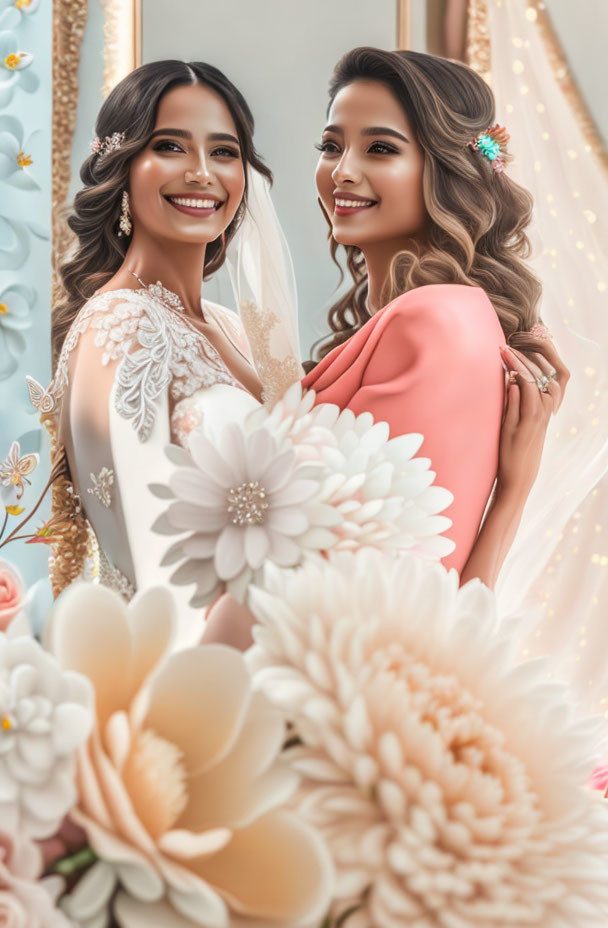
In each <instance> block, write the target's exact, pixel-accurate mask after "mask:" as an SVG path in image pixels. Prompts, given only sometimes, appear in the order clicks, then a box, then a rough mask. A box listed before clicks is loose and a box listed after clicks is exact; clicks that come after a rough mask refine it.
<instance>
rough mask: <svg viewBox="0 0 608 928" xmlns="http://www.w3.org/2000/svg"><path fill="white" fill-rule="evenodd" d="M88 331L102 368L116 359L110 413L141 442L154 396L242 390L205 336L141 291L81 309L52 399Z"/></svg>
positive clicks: (113, 294)
mask: <svg viewBox="0 0 608 928" xmlns="http://www.w3.org/2000/svg"><path fill="white" fill-rule="evenodd" d="M119 294H120V295H119ZM125 294H126V295H125ZM88 328H94V329H96V330H97V333H96V336H95V344H96V345H98V346H99V347H102V348H103V349H104V351H103V355H102V364H108V363H109V362H110V361H119V365H118V369H117V372H116V392H115V407H116V411H117V412H118V413H119V415H121V416H123V418H125V419H129V420H130V421H131V422H132V423H133V427H134V429H135V430H136V432H137V434H138V437H139V439H140V440H141V441H145V440H146V439H147V438H148V436H149V434H150V432H151V430H152V426H153V425H154V418H155V415H156V409H157V406H158V400H159V397H160V396H161V395H162V393H163V391H164V390H166V389H167V388H170V392H171V396H172V397H173V399H174V400H176V401H178V400H181V399H183V398H184V397H186V396H191V395H192V394H193V393H194V392H195V391H196V390H198V389H200V388H201V387H210V386H212V385H213V384H216V383H225V384H229V385H230V386H233V387H237V388H238V389H244V387H242V385H241V384H239V383H238V381H236V380H235V378H234V377H233V376H232V374H231V373H230V372H229V371H228V369H227V368H226V366H225V364H224V362H223V361H222V359H221V357H220V354H219V352H218V351H217V349H216V348H215V347H214V346H213V345H212V344H211V343H210V342H209V341H208V340H207V339H206V338H205V336H204V335H203V334H202V333H201V332H199V331H198V330H197V329H196V327H195V326H194V325H192V324H190V323H189V322H188V320H187V319H185V318H184V317H183V316H182V315H179V314H178V313H176V312H175V310H174V309H172V308H171V307H170V306H168V305H167V304H166V303H164V302H163V301H162V300H161V299H160V298H159V297H158V296H157V295H154V294H151V293H150V292H149V291H148V290H147V289H146V290H129V291H108V292H107V293H101V294H99V295H98V296H96V297H93V298H92V299H91V300H90V301H89V303H88V304H87V305H86V306H85V307H84V308H83V309H82V310H81V312H80V314H79V316H78V317H77V318H76V321H75V323H74V325H73V326H72V328H71V329H70V332H69V334H68V336H67V338H66V341H65V343H64V346H63V349H62V351H61V356H60V359H59V362H58V365H57V372H56V375H55V380H54V382H53V385H52V386H53V391H54V395H55V396H56V397H57V398H58V397H59V396H61V394H62V393H63V391H64V390H65V387H66V384H67V371H68V359H69V355H70V353H71V352H72V351H73V350H74V348H75V347H76V345H77V343H78V339H79V338H80V336H81V335H82V334H83V332H85V331H86V330H87V329H88Z"/></svg>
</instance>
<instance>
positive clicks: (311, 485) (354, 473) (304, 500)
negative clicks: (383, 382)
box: [153, 384, 454, 605]
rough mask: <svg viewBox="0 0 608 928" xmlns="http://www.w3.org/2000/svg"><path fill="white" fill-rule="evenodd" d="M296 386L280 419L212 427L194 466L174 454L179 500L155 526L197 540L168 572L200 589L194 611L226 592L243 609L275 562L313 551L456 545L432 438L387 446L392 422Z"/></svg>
mask: <svg viewBox="0 0 608 928" xmlns="http://www.w3.org/2000/svg"><path fill="white" fill-rule="evenodd" d="M314 399H315V395H314V393H313V392H312V391H309V392H308V393H307V394H305V395H304V396H302V388H301V386H300V384H294V386H293V387H291V388H290V389H289V390H288V391H287V393H286V395H285V397H284V398H283V399H282V400H281V401H279V403H277V404H276V406H275V407H274V409H273V410H272V412H271V413H268V412H267V411H266V409H264V408H260V409H256V410H255V411H254V412H252V413H250V414H249V415H248V416H247V417H246V418H245V419H244V421H243V422H239V423H237V422H232V423H230V424H229V425H227V426H225V428H224V429H223V431H222V432H220V434H219V436H216V435H213V436H212V437H211V436H210V435H208V434H207V432H206V426H205V419H204V416H203V419H202V424H201V425H200V427H199V429H198V430H197V431H195V432H193V433H192V434H191V435H190V437H189V451H190V453H191V457H190V456H189V455H187V454H185V452H183V451H180V449H174V448H172V449H171V451H170V456H171V457H172V459H173V461H174V463H176V464H178V466H177V467H176V469H175V470H174V472H173V474H172V476H171V479H170V482H169V488H162V487H156V488H153V489H155V491H156V492H157V493H158V495H161V496H164V497H165V498H167V497H169V498H170V497H172V502H170V503H169V504H168V508H167V511H166V513H165V514H164V515H163V516H162V517H161V518H160V519H159V520H158V521H157V522H156V524H155V526H154V527H155V529H156V530H157V531H159V532H165V533H167V534H177V533H182V535H183V533H188V534H187V536H186V537H182V538H180V540H179V541H178V542H177V543H175V544H174V545H173V546H172V547H171V548H170V549H169V552H168V554H167V556H166V558H165V563H167V564H171V563H179V564H180V566H179V567H178V569H177V570H176V571H175V573H174V574H173V576H172V580H173V582H175V583H196V593H195V596H194V598H193V600H192V602H193V604H194V605H204V604H206V603H208V602H210V601H212V600H213V599H214V598H215V597H216V596H217V595H218V594H219V592H220V591H221V590H222V589H224V588H225V589H226V590H227V591H228V592H229V593H231V594H232V595H233V596H234V597H235V598H236V599H238V600H241V601H242V600H243V599H244V598H245V595H246V593H247V589H248V586H249V584H250V583H251V582H252V581H253V582H255V581H257V582H259V581H260V578H261V573H260V568H261V567H262V565H263V563H264V562H265V561H266V560H268V561H271V562H273V563H275V564H277V565H278V566H280V567H292V566H296V565H297V564H299V563H301V561H302V558H303V557H304V555H305V554H306V552H310V551H327V550H330V549H334V548H336V549H346V550H352V549H357V548H361V547H364V546H371V547H379V548H385V549H389V550H392V551H399V550H404V549H413V550H416V551H417V553H419V554H423V555H427V556H429V557H431V558H433V559H435V558H438V557H443V556H445V555H447V554H449V553H450V552H451V551H452V550H453V548H454V545H453V542H451V541H450V540H449V539H447V538H444V537H442V536H441V535H440V534H439V533H440V532H443V531H445V530H446V529H447V528H449V526H450V525H451V521H450V519H448V518H446V517H445V516H440V515H437V513H439V512H441V511H442V510H443V509H445V508H446V506H448V505H449V504H450V503H451V502H452V499H453V497H452V494H451V493H449V492H448V491H447V490H444V489H442V488H440V487H435V486H431V484H432V482H433V480H434V478H435V474H434V472H433V471H431V470H429V465H430V461H429V460H428V459H427V458H416V457H414V455H415V454H416V452H417V451H418V449H419V448H420V445H421V444H422V440H423V439H422V435H417V434H412V435H403V436H401V437H398V438H394V439H392V440H391V439H389V427H388V424H387V423H386V422H379V423H376V424H374V420H373V417H372V415H371V414H370V413H363V414H361V415H359V416H355V415H354V414H353V413H352V412H351V411H350V410H344V411H343V412H340V410H339V409H338V407H337V406H333V405H328V404H323V405H319V406H313V404H314Z"/></svg>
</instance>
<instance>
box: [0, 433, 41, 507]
mask: <svg viewBox="0 0 608 928" xmlns="http://www.w3.org/2000/svg"><path fill="white" fill-rule="evenodd" d="M38 460H39V458H38V455H37V454H24V455H23V456H21V448H20V447H19V442H18V441H14V442H13V443H12V445H11V447H10V449H9V452H8V455H7V457H6V460H5V461H3V462H2V464H0V483H1V484H2V485H3V486H5V487H11V486H12V487H15V490H16V495H17V499H21V497H22V496H23V491H24V489H25V487H24V483H27V484H29V485H30V486H31V483H32V481H31V480H28V479H27V475H28V474H31V473H32V471H33V470H35V469H36V467H37V465H38Z"/></svg>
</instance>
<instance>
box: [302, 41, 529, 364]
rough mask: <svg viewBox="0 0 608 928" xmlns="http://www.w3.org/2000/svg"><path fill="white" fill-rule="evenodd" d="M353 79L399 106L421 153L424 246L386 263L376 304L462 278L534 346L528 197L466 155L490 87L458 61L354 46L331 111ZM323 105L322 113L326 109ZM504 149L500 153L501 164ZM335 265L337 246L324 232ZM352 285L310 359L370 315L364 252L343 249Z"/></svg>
mask: <svg viewBox="0 0 608 928" xmlns="http://www.w3.org/2000/svg"><path fill="white" fill-rule="evenodd" d="M357 80H366V81H378V82H380V83H381V84H383V85H384V86H385V87H387V88H388V89H389V90H390V91H391V93H393V95H394V96H395V98H396V99H397V101H398V102H399V103H400V105H401V106H402V108H403V110H404V112H405V114H406V116H407V118H408V120H409V122H410V124H411V125H412V128H413V131H414V133H415V135H416V139H417V141H418V143H419V145H420V146H421V148H422V150H423V153H424V168H423V181H422V183H423V196H424V203H425V207H426V213H427V219H426V225H425V229H424V243H423V244H418V245H417V244H416V243H409V245H408V246H407V247H406V248H404V250H403V251H400V252H399V253H398V254H396V255H395V257H394V258H393V260H392V263H391V268H390V273H389V277H388V280H387V281H386V284H385V291H384V301H385V302H389V301H390V300H393V299H395V298H396V297H397V296H399V295H400V294H402V293H404V292H406V291H408V290H412V289H414V288H415V287H421V286H424V285H425V284H433V283H453V284H465V285H469V286H474V287H481V288H483V290H485V292H486V293H487V295H488V297H489V299H490V300H491V302H492V304H493V306H494V309H495V310H496V313H497V315H498V318H499V320H500V324H501V326H502V329H503V332H504V334H505V337H506V339H507V341H508V342H509V344H511V345H512V346H513V347H516V348H533V347H534V339H532V337H531V336H529V335H527V334H526V333H528V332H529V330H530V329H531V328H532V326H533V325H534V324H535V323H536V322H538V321H539V316H538V309H537V304H538V301H539V299H540V295H541V285H540V282H539V281H538V279H537V278H536V277H535V275H534V274H533V273H532V271H531V270H530V268H529V267H528V265H527V264H526V261H525V259H526V258H528V257H529V255H530V242H529V239H528V236H527V235H526V227H527V226H528V224H529V222H530V219H531V215H532V197H531V195H530V194H529V193H528V191H527V190H525V189H524V188H523V187H521V186H520V185H519V184H517V183H515V181H514V180H512V178H510V177H509V176H508V174H507V173H506V172H503V173H497V172H496V171H494V170H493V169H492V165H491V162H490V161H489V160H488V159H487V158H485V157H484V156H483V155H482V154H481V153H479V152H477V151H474V150H473V149H472V148H471V146H470V144H469V143H470V142H471V141H472V140H473V139H474V138H476V137H477V136H478V135H479V134H480V133H481V132H484V131H485V130H486V129H488V128H489V127H490V126H492V125H493V123H494V121H495V103H494V96H493V94H492V91H491V90H490V88H489V87H488V86H487V84H486V83H485V82H484V81H483V79H482V78H481V77H480V76H479V75H478V74H477V73H476V72H475V71H473V70H472V69H471V68H469V67H467V66H466V65H465V64H462V63H460V62H458V61H451V60H447V59H445V58H438V57H436V56H434V55H427V54H422V53H420V52H413V51H396V52H389V51H384V50H382V49H378V48H367V47H362V48H355V49H353V50H352V51H350V52H348V53H347V54H346V55H344V57H343V58H342V59H341V60H340V61H339V62H338V64H337V66H336V69H335V71H334V73H333V76H332V79H331V83H330V90H329V95H330V103H329V108H331V105H332V103H333V101H334V99H335V97H336V95H337V94H338V92H339V91H340V90H341V89H342V88H343V87H346V86H347V85H349V84H352V83H353V82H354V81H357ZM329 108H328V109H329ZM509 158H510V155H508V153H507V154H506V157H505V161H508V160H509ZM330 239H331V244H330V249H331V255H332V258H333V260H334V261H335V262H336V263H337V264H338V260H337V257H336V255H337V252H338V249H339V247H340V246H339V245H338V243H337V242H336V241H335V239H334V238H333V237H332V236H331V234H330ZM344 247H345V250H346V266H347V268H348V271H349V273H350V275H351V277H352V279H353V286H352V287H351V288H350V289H349V290H348V292H347V293H346V294H345V295H344V296H342V297H341V298H340V299H339V300H337V302H336V303H334V305H333V306H332V307H331V308H330V310H329V318H328V321H329V325H330V328H331V329H332V334H330V335H329V336H328V337H327V338H323V339H321V340H320V341H319V342H317V344H316V346H315V354H316V356H317V358H322V357H324V356H325V355H326V354H327V353H328V352H329V351H331V349H332V348H334V347H336V346H337V345H340V344H342V343H343V342H345V341H346V340H347V339H348V338H349V337H350V336H351V335H353V334H354V333H355V332H356V331H358V329H360V328H361V326H362V325H363V324H364V323H365V322H367V320H368V319H369V318H370V314H369V311H368V309H367V306H366V300H367V291H368V281H367V269H366V265H365V259H364V256H363V253H362V251H361V250H360V249H359V248H357V247H356V246H354V245H347V246H344Z"/></svg>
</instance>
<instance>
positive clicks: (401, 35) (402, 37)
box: [397, 0, 412, 48]
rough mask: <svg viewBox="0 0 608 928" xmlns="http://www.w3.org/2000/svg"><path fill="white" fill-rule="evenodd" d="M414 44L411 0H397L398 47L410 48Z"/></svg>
mask: <svg viewBox="0 0 608 928" xmlns="http://www.w3.org/2000/svg"><path fill="white" fill-rule="evenodd" d="M411 44H412V4H411V0H397V48H410V47H411Z"/></svg>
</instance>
